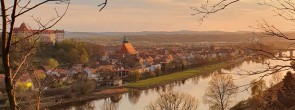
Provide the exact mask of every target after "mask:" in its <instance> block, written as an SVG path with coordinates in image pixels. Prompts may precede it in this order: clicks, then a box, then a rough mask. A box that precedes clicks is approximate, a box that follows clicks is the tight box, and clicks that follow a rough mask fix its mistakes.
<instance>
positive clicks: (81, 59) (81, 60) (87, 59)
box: [80, 55, 89, 64]
mask: <svg viewBox="0 0 295 110" xmlns="http://www.w3.org/2000/svg"><path fill="white" fill-rule="evenodd" d="M80 62H81V63H82V64H86V63H88V62H89V56H88V55H81V57H80Z"/></svg>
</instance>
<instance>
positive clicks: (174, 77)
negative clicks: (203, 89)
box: [126, 62, 230, 89]
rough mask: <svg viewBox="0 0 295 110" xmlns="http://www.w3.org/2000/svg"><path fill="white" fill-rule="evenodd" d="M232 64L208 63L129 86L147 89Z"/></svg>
mask: <svg viewBox="0 0 295 110" xmlns="http://www.w3.org/2000/svg"><path fill="white" fill-rule="evenodd" d="M228 65H230V63H225V62H224V63H218V64H212V65H207V66H203V67H199V68H194V69H189V70H185V71H182V72H177V73H173V74H169V75H165V76H160V77H155V78H149V79H145V80H140V81H137V82H135V83H130V84H127V85H126V87H127V88H135V89H146V88H150V87H154V86H158V85H163V84H167V83H170V82H173V81H178V80H184V79H187V78H190V77H193V76H196V75H198V74H206V73H210V72H213V71H216V70H218V69H221V68H224V67H226V66H228Z"/></svg>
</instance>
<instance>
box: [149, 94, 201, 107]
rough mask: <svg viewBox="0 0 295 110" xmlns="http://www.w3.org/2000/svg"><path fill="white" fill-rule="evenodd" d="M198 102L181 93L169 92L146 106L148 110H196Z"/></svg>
mask: <svg viewBox="0 0 295 110" xmlns="http://www.w3.org/2000/svg"><path fill="white" fill-rule="evenodd" d="M197 108H198V100H197V99H196V98H195V97H193V96H190V95H188V94H184V93H180V92H167V93H162V94H160V97H159V98H158V99H157V100H156V101H155V102H151V103H150V104H149V105H147V106H146V108H145V109H146V110H196V109H197Z"/></svg>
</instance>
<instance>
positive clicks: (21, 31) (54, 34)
mask: <svg viewBox="0 0 295 110" xmlns="http://www.w3.org/2000/svg"><path fill="white" fill-rule="evenodd" d="M38 31H40V30H32V29H30V28H28V26H27V25H26V23H22V24H21V25H20V27H18V28H14V29H13V34H14V35H15V36H17V37H26V36H30V35H32V34H35V33H36V32H38ZM64 34H65V31H64V30H44V31H42V32H40V33H37V34H36V35H34V36H36V37H39V42H42V43H50V44H55V43H57V42H60V41H62V40H64Z"/></svg>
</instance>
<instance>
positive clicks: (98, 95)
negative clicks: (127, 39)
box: [45, 58, 244, 110]
mask: <svg viewBox="0 0 295 110" xmlns="http://www.w3.org/2000/svg"><path fill="white" fill-rule="evenodd" d="M242 61H244V58H238V59H235V60H232V61H227V62H222V63H217V64H211V65H206V66H202V67H198V68H194V69H189V70H185V71H183V72H176V73H172V74H169V75H165V76H160V77H154V78H149V79H145V80H140V81H137V82H135V83H130V84H127V85H124V86H121V87H114V88H107V89H103V90H99V91H93V92H92V93H90V94H87V95H83V96H80V97H79V98H72V99H66V100H64V101H62V102H54V103H47V104H45V105H47V106H46V107H48V108H49V109H52V110H56V109H58V108H59V106H71V105H76V104H77V103H80V102H88V101H91V100H97V99H103V98H108V97H111V96H113V95H118V94H124V93H127V92H128V91H130V90H134V89H135V90H143V89H149V88H153V87H157V86H161V85H166V84H169V83H172V82H175V81H182V80H185V79H188V78H192V77H195V76H196V75H201V74H208V73H211V72H214V71H216V70H219V69H222V68H226V67H228V66H231V65H233V64H235V63H239V62H242Z"/></svg>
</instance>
